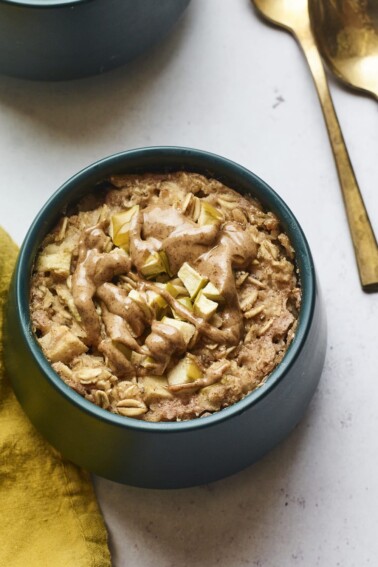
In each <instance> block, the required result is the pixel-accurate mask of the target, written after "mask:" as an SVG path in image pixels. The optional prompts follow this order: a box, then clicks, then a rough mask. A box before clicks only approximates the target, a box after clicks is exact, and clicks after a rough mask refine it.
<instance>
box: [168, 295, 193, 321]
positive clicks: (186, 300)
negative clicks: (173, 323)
mask: <svg viewBox="0 0 378 567" xmlns="http://www.w3.org/2000/svg"><path fill="white" fill-rule="evenodd" d="M177 301H178V302H179V303H181V305H183V306H184V307H186V308H187V309H188V310H189V311H193V303H192V302H191V301H190V299H189V297H179V298H178V300H177ZM172 313H173V317H174V318H175V319H179V320H180V321H181V317H180V315H178V314H177V313H176V311H175V310H173V311H172Z"/></svg>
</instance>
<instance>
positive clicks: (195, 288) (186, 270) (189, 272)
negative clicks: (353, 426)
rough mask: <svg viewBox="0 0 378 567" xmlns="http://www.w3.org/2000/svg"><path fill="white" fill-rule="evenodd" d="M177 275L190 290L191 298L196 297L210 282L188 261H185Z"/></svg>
mask: <svg viewBox="0 0 378 567" xmlns="http://www.w3.org/2000/svg"><path fill="white" fill-rule="evenodd" d="M177 275H178V277H179V278H180V280H181V281H182V283H183V284H184V286H185V287H186V289H187V290H188V292H189V295H190V297H191V298H194V297H195V296H196V295H197V293H198V292H199V291H200V289H202V288H203V287H204V286H205V285H206V284H207V282H208V279H207V278H205V277H203V276H201V274H199V273H198V272H197V271H196V270H195V269H194V268H192V266H190V265H189V264H188V263H187V262H184V264H183V265H182V266H181V268H180V269H179V272H178V274H177Z"/></svg>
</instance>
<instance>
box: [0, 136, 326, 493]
mask: <svg viewBox="0 0 378 567" xmlns="http://www.w3.org/2000/svg"><path fill="white" fill-rule="evenodd" d="M178 170H187V171H194V172H198V173H202V174H204V175H206V176H212V177H215V178H217V179H219V180H220V181H222V182H223V183H225V184H226V185H228V186H229V187H231V188H233V189H235V190H237V191H239V192H240V193H242V194H250V195H252V196H254V197H256V198H257V199H259V201H260V202H261V203H262V204H263V205H264V206H265V207H266V208H267V209H269V210H271V211H273V212H274V213H276V214H277V216H278V217H279V218H280V220H281V223H282V225H283V227H284V229H285V231H286V232H287V234H288V236H289V238H290V239H291V242H292V244H293V246H294V248H295V251H296V262H297V267H298V272H299V278H300V283H301V287H302V306H301V309H300V315H299V323H298V327H297V331H296V335H295V338H294V339H293V341H292V343H291V345H290V347H289V349H288V351H287V353H286V355H285V357H284V358H283V360H282V362H281V363H280V364H279V365H278V366H277V367H276V369H275V370H274V371H273V372H272V373H271V375H270V376H269V377H268V378H267V380H266V381H265V383H264V384H263V385H262V386H261V387H259V388H258V389H256V390H254V391H253V392H251V393H250V394H249V395H247V396H246V397H245V398H244V399H243V400H241V401H239V402H237V403H235V404H233V405H232V406H230V407H228V408H226V409H223V410H221V411H219V412H218V413H215V414H213V415H211V416H209V417H204V418H198V419H193V420H190V421H185V422H181V423H148V422H144V421H139V420H136V419H131V418H126V417H122V416H119V415H115V414H112V413H110V412H108V411H106V410H103V409H102V408H99V407H97V406H95V405H94V404H92V403H91V402H89V401H87V400H85V399H84V398H82V397H81V396H80V395H79V394H77V393H76V392H75V391H74V390H72V389H71V388H69V387H68V386H67V385H66V384H65V383H64V382H63V381H62V380H61V378H60V377H59V376H58V375H57V374H56V373H55V372H54V371H53V369H52V368H51V366H50V364H49V363H48V361H47V360H46V359H45V357H44V355H43V354H42V351H41V349H40V347H39V345H38V343H37V341H36V340H35V338H34V336H33V334H32V331H31V324H30V314H29V292H30V276H31V272H32V267H33V262H34V259H35V256H36V254H37V252H38V249H39V247H40V244H41V242H42V240H43V238H44V236H45V235H46V234H47V232H48V231H49V230H50V229H51V228H52V227H53V226H54V225H55V223H56V222H57V220H58V218H59V216H60V214H61V211H64V210H65V209H66V207H67V206H68V205H70V204H73V203H74V202H76V201H77V200H79V199H80V198H81V197H83V196H84V195H85V194H87V193H88V192H90V191H92V190H93V187H94V185H95V184H96V183H97V182H99V181H101V180H103V179H104V178H106V177H107V176H109V175H110V174H118V173H141V172H159V171H160V172H161V171H178ZM4 338H5V343H4V358H5V365H6V370H7V373H8V375H9V377H10V379H11V381H12V384H13V388H14V391H15V393H16V395H17V398H18V399H19V401H20V403H21V405H22V407H23V408H24V410H25V412H26V413H27V415H28V416H29V418H30V419H31V421H32V422H33V423H34V425H35V426H36V427H37V428H38V429H39V430H40V431H41V433H42V434H43V435H44V436H45V437H46V439H48V441H50V443H51V444H52V445H53V446H54V447H56V448H57V449H58V450H59V451H61V453H62V454H63V455H64V456H66V457H67V458H69V459H71V460H72V461H73V462H75V463H77V464H78V465H81V466H83V467H84V468H87V469H89V470H90V471H92V472H94V473H96V474H98V475H101V476H104V477H106V478H109V479H111V480H114V481H118V482H122V483H126V484H131V485H135V486H143V487H150V488H151V487H153V488H178V487H185V486H192V485H196V484H202V483H207V482H210V481H214V480H217V479H220V478H222V477H224V476H227V475H230V474H232V473H235V472H237V471H239V470H241V469H242V468H244V467H246V466H247V465H250V464H251V463H253V462H255V461H256V460H258V459H259V458H260V457H262V455H264V454H265V453H266V452H267V451H269V450H270V449H271V448H272V447H274V446H275V445H276V444H277V443H278V442H279V441H281V440H282V439H283V438H284V437H285V436H286V435H288V433H289V432H290V431H291V430H292V429H293V428H294V427H295V425H296V424H297V423H298V422H299V421H300V419H301V418H302V416H303V414H304V412H305V410H306V408H307V406H308V404H309V402H310V400H311V398H312V395H313V393H314V391H315V388H316V386H317V384H318V381H319V378H320V375H321V372H322V368H323V364H324V358H325V351H326V320H325V314H324V310H323V304H322V301H321V298H320V295H319V288H318V283H317V278H316V273H315V268H314V264H313V260H312V256H311V252H310V249H309V247H308V244H307V241H306V238H305V236H304V234H303V232H302V230H301V227H300V226H299V224H298V222H297V220H296V219H295V217H294V215H293V213H292V212H291V211H290V210H289V208H288V207H287V205H286V204H285V203H284V202H283V201H282V199H281V198H280V197H279V196H278V195H277V193H275V192H274V191H273V190H272V189H271V188H270V187H269V186H268V185H267V184H266V183H265V182H264V181H262V180H261V179H260V178H259V177H257V176H256V175H254V174H253V173H251V172H250V171H248V170H247V169H245V168H243V167H242V166H240V165H238V164H236V163H234V162H232V161H229V160H227V159H225V158H222V157H220V156H218V155H214V154H210V153H207V152H203V151H199V150H194V149H188V148H179V147H156V148H142V149H138V150H132V151H128V152H124V153H120V154H117V155H114V156H111V157H108V158H105V159H103V160H101V161H99V162H97V163H94V164H93V165H91V166H89V167H87V168H86V169H84V170H83V171H81V172H80V173H78V174H77V175H75V176H74V177H72V178H71V179H70V180H69V181H67V182H66V183H65V184H64V185H63V186H62V187H61V188H60V189H58V191H57V192H56V193H55V194H54V195H53V196H52V197H51V198H50V200H49V201H48V202H47V203H46V205H45V206H44V207H43V208H42V210H41V211H40V213H39V214H38V216H37V217H36V219H35V221H34V222H33V224H32V226H31V228H30V230H29V232H28V233H27V235H26V238H25V240H24V243H23V245H22V248H21V251H20V255H19V258H18V262H17V265H16V268H15V271H14V275H13V279H12V283H11V287H10V292H9V299H8V302H7V305H6V313H5V327H4Z"/></svg>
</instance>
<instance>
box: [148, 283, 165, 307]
mask: <svg viewBox="0 0 378 567" xmlns="http://www.w3.org/2000/svg"><path fill="white" fill-rule="evenodd" d="M162 285H164V284H162ZM146 293H147V303H148V305H150V306H151V307H152V308H153V309H156V308H158V309H164V307H167V302H166V301H165V299H164V297H163V296H162V295H160V294H159V293H156V291H152V290H150V289H149V290H148V291H147V292H146Z"/></svg>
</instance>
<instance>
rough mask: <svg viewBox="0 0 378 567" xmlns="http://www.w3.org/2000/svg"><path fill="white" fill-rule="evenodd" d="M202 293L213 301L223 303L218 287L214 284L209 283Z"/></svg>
mask: <svg viewBox="0 0 378 567" xmlns="http://www.w3.org/2000/svg"><path fill="white" fill-rule="evenodd" d="M202 293H203V294H204V295H205V296H206V297H207V298H208V299H212V300H213V301H221V300H222V296H221V294H220V292H219V290H218V288H217V287H215V285H214V284H212V283H211V282H209V283H208V284H207V285H205V287H204V288H203V290H202Z"/></svg>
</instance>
